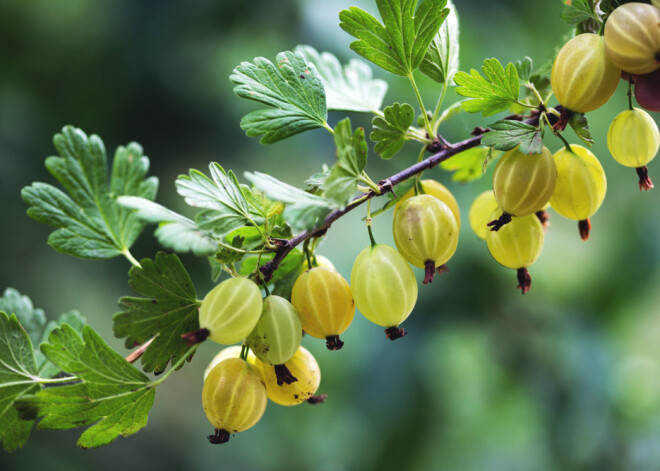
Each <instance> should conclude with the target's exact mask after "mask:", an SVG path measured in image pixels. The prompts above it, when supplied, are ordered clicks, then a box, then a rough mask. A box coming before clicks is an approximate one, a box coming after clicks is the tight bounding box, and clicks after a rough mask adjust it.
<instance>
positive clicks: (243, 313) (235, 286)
mask: <svg viewBox="0 0 660 471" xmlns="http://www.w3.org/2000/svg"><path fill="white" fill-rule="evenodd" d="M260 316H261V291H260V290H259V288H258V287H257V285H256V284H255V283H254V282H253V281H250V280H249V279H247V278H244V277H236V278H230V279H228V280H225V281H223V282H222V283H220V284H218V285H217V286H216V287H215V288H213V289H212V290H211V291H209V292H208V294H207V295H206V296H205V297H204V300H203V301H202V305H201V306H200V308H199V326H200V328H201V329H207V330H208V331H209V336H208V337H209V338H210V339H211V340H213V341H214V342H217V343H219V344H223V345H231V344H234V343H236V342H240V341H241V340H243V339H244V338H245V337H247V336H248V335H249V334H250V332H252V330H253V329H254V327H255V326H256V325H257V322H258V321H259V317H260Z"/></svg>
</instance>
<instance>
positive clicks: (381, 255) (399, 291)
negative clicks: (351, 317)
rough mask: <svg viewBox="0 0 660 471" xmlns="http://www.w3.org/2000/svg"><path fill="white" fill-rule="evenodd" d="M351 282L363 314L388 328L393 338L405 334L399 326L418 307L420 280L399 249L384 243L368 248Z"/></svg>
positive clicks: (356, 300) (387, 330)
mask: <svg viewBox="0 0 660 471" xmlns="http://www.w3.org/2000/svg"><path fill="white" fill-rule="evenodd" d="M351 284H352V285H353V294H354V296H355V304H356V306H357V308H358V309H359V310H360V312H361V313H362V315H363V316H364V317H366V318H367V319H369V320H370V321H371V322H373V323H374V324H377V325H380V326H383V327H386V328H387V329H386V330H385V332H386V334H387V336H388V338H390V339H391V340H394V339H395V338H398V337H399V336H401V335H405V334H404V333H403V329H397V327H398V326H399V324H401V323H402V322H403V321H404V320H406V318H407V317H408V316H409V315H410V313H411V312H412V310H413V308H414V307H415V303H416V302H417V280H415V275H414V274H413V271H412V269H411V268H410V265H408V262H406V260H405V259H404V258H403V257H402V256H401V254H400V253H399V252H397V251H396V250H395V249H394V248H392V247H390V246H389V245H384V244H376V245H374V246H370V247H367V248H366V249H364V250H363V251H362V252H360V253H359V255H358V256H357V258H356V259H355V262H354V263H353V269H352V271H351Z"/></svg>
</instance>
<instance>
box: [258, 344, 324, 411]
mask: <svg viewBox="0 0 660 471" xmlns="http://www.w3.org/2000/svg"><path fill="white" fill-rule="evenodd" d="M284 366H286V367H287V369H288V370H289V371H291V374H292V375H294V376H295V377H296V378H298V381H296V382H294V383H291V384H280V383H278V382H277V376H276V374H275V371H274V370H273V368H272V367H271V366H270V365H268V364H267V363H264V362H262V361H261V360H259V359H257V361H256V367H257V369H258V370H259V371H260V372H261V374H262V375H263V378H264V383H265V385H266V392H267V394H268V398H269V399H270V400H271V401H273V402H275V403H277V404H280V405H282V406H295V405H296V404H300V403H302V402H305V401H307V400H308V399H310V398H312V397H313V396H314V394H315V393H316V391H317V390H318V388H319V384H321V370H320V368H319V364H318V363H317V362H316V359H315V358H314V356H313V355H312V354H311V353H309V351H308V350H307V349H306V348H304V347H299V348H298V350H297V351H296V353H295V354H294V355H293V356H292V357H291V358H290V359H289V360H287V361H286V362H285V363H284Z"/></svg>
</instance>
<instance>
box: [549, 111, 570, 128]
mask: <svg viewBox="0 0 660 471" xmlns="http://www.w3.org/2000/svg"><path fill="white" fill-rule="evenodd" d="M571 116H573V112H572V111H571V110H569V109H567V108H562V110H561V114H560V115H559V121H557V122H556V123H555V124H554V125H553V126H552V130H553V131H554V132H555V133H557V132H558V131H563V130H564V129H566V125H568V122H569V121H570V119H571Z"/></svg>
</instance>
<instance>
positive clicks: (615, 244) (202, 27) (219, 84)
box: [0, 0, 660, 471]
mask: <svg viewBox="0 0 660 471" xmlns="http://www.w3.org/2000/svg"><path fill="white" fill-rule="evenodd" d="M455 3H456V4H457V8H458V11H459V16H460V21H461V52H460V68H461V70H469V69H470V68H478V67H479V66H480V64H481V63H482V62H483V60H484V59H485V58H487V57H497V58H498V59H499V60H500V61H501V62H502V63H507V62H511V61H515V60H519V59H522V58H523V57H524V56H530V57H532V58H534V61H535V64H542V63H543V62H544V60H547V59H549V58H551V57H552V55H553V53H554V51H555V48H556V46H557V45H558V44H560V43H561V38H562V37H563V36H564V35H565V34H566V33H567V32H569V31H570V27H568V26H567V25H566V24H565V23H563V22H562V21H561V20H560V18H559V14H560V12H561V10H562V2H559V1H556V2H541V1H538V0H537V1H531V2H530V1H524V0H516V1H511V2H495V3H486V4H484V3H482V2H478V1H476V0H472V1H467V0H465V1H458V0H457V1H456V2H455ZM350 5H358V6H360V7H361V8H364V9H366V10H368V11H370V12H372V13H373V12H375V10H376V8H375V5H374V4H373V3H372V2H368V1H366V0H360V1H356V2H349V1H347V0H346V1H345V0H333V1H325V2H313V1H311V0H297V1H289V2H272V1H265V0H253V1H251V2H228V1H211V0H192V1H189V2H179V1H175V0H163V1H160V2H149V1H146V0H141V1H140V0H133V1H129V0H116V1H108V0H95V1H92V0H65V1H61V2H52V1H46V0H22V1H19V0H5V1H4V2H2V4H0V63H1V64H2V73H0V123H2V126H0V162H1V164H2V172H0V196H1V198H0V218H1V219H2V223H3V228H4V230H3V231H2V233H1V234H0V240H1V243H0V250H1V251H2V252H1V253H2V255H1V257H2V258H1V260H2V264H1V265H0V291H1V290H4V288H6V287H9V286H11V287H14V288H16V289H18V290H19V291H20V292H21V293H23V294H27V295H28V296H30V298H31V299H32V300H33V302H34V304H35V306H37V307H39V308H43V309H44V311H45V312H46V315H47V317H48V318H49V319H55V318H56V317H57V315H58V314H59V313H61V312H66V311H69V310H71V309H79V310H80V311H81V312H82V314H83V315H84V316H86V317H87V319H88V322H89V324H90V325H91V326H92V327H94V328H95V329H97V330H98V331H99V332H101V333H102V335H104V338H105V339H106V340H108V341H109V342H110V345H111V346H113V347H115V348H117V349H118V351H120V352H124V351H125V350H124V349H123V346H122V342H121V341H120V340H119V339H115V338H113V336H112V331H111V316H112V315H113V314H114V313H115V312H117V311H118V310H119V308H118V307H117V304H116V302H117V299H118V298H119V297H120V296H124V295H133V293H131V290H130V288H128V286H127V273H126V272H127V270H128V268H129V267H128V264H127V263H125V261H123V260H111V261H107V262H90V261H84V260H77V259H73V258H71V257H66V256H63V255H60V254H58V253H56V252H55V251H54V250H52V249H51V248H50V247H48V246H46V243H45V242H46V239H47V235H48V233H49V232H50V229H49V228H47V227H45V226H41V225H39V224H37V223H35V222H34V221H31V220H30V219H29V218H28V217H27V216H26V214H25V210H26V208H25V205H24V204H23V203H22V201H21V199H20V189H21V188H22V187H23V186H26V185H29V184H30V183H31V182H32V181H35V180H37V181H48V182H51V180H50V177H49V175H48V174H47V173H46V171H45V169H44V166H43V161H44V158H45V157H46V156H48V155H52V154H53V153H54V150H53V146H52V143H51V136H52V135H53V134H55V133H56V132H58V131H59V130H60V128H61V127H62V126H63V125H65V124H73V125H76V126H79V127H81V128H83V129H84V130H86V131H87V132H89V133H97V134H99V135H100V136H101V137H102V138H103V139H104V141H105V142H106V144H107V146H108V148H110V149H112V148H115V147H116V146H117V145H120V144H126V143H128V142H130V141H132V140H135V141H138V142H140V143H141V144H142V145H143V147H144V149H145V153H146V155H148V156H149V157H150V159H151V163H152V169H151V174H153V175H157V176H158V177H159V178H160V181H161V185H160V192H159V195H158V197H157V201H158V202H160V203H161V204H164V205H166V206H168V207H172V208H173V209H176V210H180V211H182V212H184V213H186V211H187V209H186V208H185V206H184V205H183V203H182V201H181V200H180V198H179V197H178V196H177V195H176V193H175V192H174V185H173V181H174V179H175V177H176V175H177V174H182V173H187V171H188V169H189V168H198V169H205V168H206V167H207V165H208V162H209V161H211V160H214V161H218V162H219V163H221V164H222V165H223V167H225V168H228V169H233V170H234V171H235V172H236V174H237V175H242V173H243V172H244V171H248V170H249V171H255V170H256V171H263V172H267V173H271V174H272V175H273V176H275V177H277V178H280V179H282V180H285V181H287V182H288V183H291V184H294V185H298V186H302V182H303V181H304V179H305V178H306V177H307V176H309V175H311V174H312V173H314V172H317V171H319V170H320V169H321V168H322V165H323V164H324V163H325V164H328V165H329V164H331V163H332V162H333V161H334V158H335V157H334V148H333V143H332V137H331V136H330V135H328V134H327V133H326V132H325V131H322V130H318V131H312V132H308V133H306V134H304V135H300V136H297V137H295V138H293V139H290V140H289V141H287V142H283V143H277V144H274V145H271V146H267V147H265V146H261V145H259V144H258V140H257V139H249V138H247V137H245V135H244V133H243V131H242V130H241V129H240V127H239V121H240V118H241V117H242V116H243V115H244V114H245V113H247V112H249V111H252V110H253V109H255V108H254V106H253V105H252V104H250V103H249V102H244V100H239V99H238V98H236V97H235V96H234V95H233V93H232V84H231V82H230V81H229V79H228V77H229V74H230V72H231V70H232V69H233V68H234V67H235V66H236V65H237V64H239V63H240V62H241V61H243V60H252V58H253V57H255V56H264V57H267V58H270V59H271V60H272V58H274V57H275V55H276V54H277V53H278V52H280V51H283V50H287V49H292V48H294V47H295V46H296V45H297V44H302V43H304V44H310V45H312V46H314V47H315V48H316V49H317V50H319V51H323V50H330V51H331V52H333V53H335V54H337V55H338V56H339V57H340V58H342V60H347V59H349V58H352V57H355V55H354V54H353V53H351V52H350V50H349V49H348V47H347V46H348V43H349V42H350V38H349V37H348V36H347V35H346V34H345V33H343V32H341V30H340V29H339V26H338V23H339V21H338V19H337V14H338V12H339V11H340V10H341V9H343V8H346V7H348V6H350ZM374 73H375V76H377V77H379V78H384V79H386V80H388V82H389V83H390V90H389V91H388V94H387V95H386V97H385V101H384V106H385V105H390V104H392V103H394V102H395V101H399V102H405V101H408V102H411V103H412V102H414V96H413V94H412V92H411V91H410V89H409V88H408V87H407V83H406V82H405V81H403V80H401V79H399V78H396V77H391V76H389V77H388V76H386V75H385V74H384V73H383V72H382V71H379V70H375V71H374ZM420 83H421V84H422V87H423V90H424V91H423V94H424V97H425V99H426V100H428V102H429V103H431V102H434V101H435V97H436V94H437V93H438V87H437V86H436V85H435V84H434V83H433V82H432V81H431V80H430V79H426V78H424V77H422V78H420ZM458 98H459V97H458V96H456V95H455V94H454V93H453V92H451V93H450V95H449V97H448V104H449V103H450V102H453V101H456V100H458ZM625 106H626V97H625V87H623V86H622V87H621V88H620V89H619V90H618V92H617V94H616V96H615V97H614V98H613V99H612V100H611V101H610V103H609V104H608V105H607V106H606V107H604V108H602V109H601V110H599V111H598V112H596V113H590V115H589V118H590V129H591V132H592V135H593V137H594V139H595V141H596V144H595V145H594V147H593V151H594V152H595V153H596V155H598V156H599V157H600V158H601V160H602V162H603V165H604V167H605V170H606V172H607V175H608V178H609V193H608V195H607V197H606V199H605V203H604V205H603V207H602V208H601V210H600V211H599V213H598V214H597V215H596V216H595V217H594V218H593V232H592V236H591V239H590V240H589V241H588V242H586V243H584V242H582V241H581V240H579V237H578V234H577V228H576V227H575V224H574V222H573V221H567V220H562V219H560V217H559V216H557V215H554V214H553V215H552V219H551V228H550V232H549V233H548V235H547V238H546V247H545V251H544V254H543V255H542V257H541V259H540V260H539V262H537V263H536V264H535V265H534V266H533V267H532V269H531V270H530V271H531V273H532V277H533V285H532V290H531V291H530V293H528V294H527V295H525V296H524V297H523V296H520V293H519V292H518V291H517V290H516V289H515V284H516V283H515V277H514V273H513V272H511V271H510V270H506V269H504V268H502V267H499V266H498V265H497V264H496V263H495V262H494V261H493V260H492V259H491V257H490V256H489V255H488V253H487V251H486V248H485V246H484V245H483V244H482V243H480V242H478V241H477V240H476V237H474V235H473V234H472V233H471V232H470V230H469V227H463V229H462V233H461V244H460V245H459V250H458V252H457V254H456V256H455V257H454V259H453V260H452V261H451V263H450V270H451V271H450V272H449V273H448V274H446V275H443V276H442V277H440V278H438V279H436V280H435V281H434V283H433V284H432V285H427V286H421V285H420V293H421V295H420V300H419V304H418V306H417V307H416V309H415V312H414V314H413V315H412V316H411V318H410V319H409V320H408V321H407V322H406V330H407V331H408V332H409V335H408V336H407V337H405V338H404V339H402V340H399V341H397V342H394V343H390V342H388V341H386V340H385V338H384V335H383V334H382V332H381V331H380V329H378V328H376V327H374V326H373V325H371V324H369V323H368V322H367V321H366V320H364V319H362V318H361V317H359V316H356V319H355V321H354V325H353V326H352V327H351V329H350V330H349V331H348V332H347V333H346V335H345V338H344V340H345V342H346V346H345V347H344V349H343V350H341V351H340V352H329V351H327V350H325V348H324V345H323V342H314V341H313V339H310V338H306V339H304V341H303V342H304V344H305V345H306V346H307V347H308V348H309V349H310V350H311V351H312V352H313V353H314V354H315V356H316V357H317V359H318V361H319V364H320V366H321V370H322V373H323V380H322V383H321V390H320V392H322V393H327V394H328V395H329V399H328V402H327V403H325V404H323V405H319V406H314V407H312V406H308V405H303V406H300V407H296V408H286V407H281V406H277V405H274V404H270V405H269V407H268V411H267V412H266V415H265V417H264V418H263V420H262V421H261V422H260V423H259V424H258V425H257V426H256V427H254V428H253V429H251V430H249V431H247V432H244V433H241V434H239V435H237V436H235V437H233V438H232V440H231V441H230V442H229V443H228V444H227V445H224V446H222V447H217V446H211V445H209V444H208V442H207V441H206V439H205V436H206V435H207V434H208V433H209V431H210V430H209V424H208V423H207V421H206V418H205V417H204V414H203V412H202V408H201V401H200V398H201V386H202V380H201V378H202V372H203V370H204V368H205V366H206V362H207V361H209V360H210V359H211V358H212V357H213V356H214V355H215V353H216V351H215V350H216V348H215V347H214V346H213V345H203V346H202V348H200V350H199V352H198V353H197V355H196V357H195V359H194V361H193V363H192V365H190V366H188V367H186V368H184V369H182V370H181V371H180V372H177V373H176V374H175V375H173V377H172V378H171V379H170V380H168V385H167V386H165V387H163V388H161V390H159V392H158V397H157V399H156V404H155V407H154V409H153V410H152V412H151V414H150V417H149V425H148V426H147V428H146V429H145V430H143V431H141V432H140V433H138V434H136V435H135V436H133V437H130V438H128V439H125V440H119V441H117V442H115V443H113V444H112V445H110V446H109V447H106V448H103V449H100V450H94V451H85V450H80V449H78V448H76V446H75V441H76V436H77V432H76V431H71V432H57V433H52V432H51V433H48V432H40V433H34V434H33V435H32V437H31V439H30V441H29V443H28V445H27V446H26V447H25V448H24V449H23V450H20V451H18V452H16V453H14V454H11V455H8V454H6V453H3V454H1V455H0V468H2V469H8V470H9V469H21V470H28V469H49V470H56V469H66V470H76V469H81V470H87V469H98V470H105V469H108V470H110V469H112V470H116V469H136V468H144V469H161V470H169V469H172V470H174V469H209V468H222V469H236V470H243V469H250V470H251V469H258V470H310V469H314V470H319V471H322V470H330V469H332V470H333V471H337V470H349V469H351V470H352V469H361V470H371V469H373V470H376V469H378V470H384V469H393V470H394V469H396V470H400V469H410V470H428V469H434V470H436V469H437V470H461V471H472V470H474V471H477V470H503V471H504V470H506V471H511V470H530V469H534V470H557V469H561V470H629V471H634V470H640V471H641V470H644V471H646V470H650V469H658V468H660V448H659V447H658V446H657V442H658V440H659V439H660V342H658V339H657V337H658V335H659V334H660V308H659V307H658V306H660V294H659V292H658V290H657V286H658V283H660V269H659V267H660V263H659V262H660V260H659V258H660V243H659V242H658V240H659V237H658V235H659V234H660V219H658V218H655V217H653V216H652V215H653V214H655V213H656V212H657V208H658V205H659V204H660V194H659V193H658V190H657V189H656V190H653V191H651V192H649V193H644V194H642V193H640V192H639V191H638V190H637V183H636V177H635V175H634V172H633V171H632V170H630V169H625V168H621V167H618V166H617V165H616V164H615V163H614V162H613V160H612V159H611V158H610V156H609V154H608V151H607V147H606V145H605V139H604V137H605V133H606V129H607V126H608V125H609V122H610V121H611V119H612V118H613V117H614V116H615V115H616V114H617V113H618V112H619V111H620V110H622V109H624V108H625ZM342 117H343V115H340V114H339V113H332V114H331V115H330V120H331V122H332V124H333V125H334V123H335V122H336V121H337V120H339V119H341V118H342ZM654 117H655V118H656V119H657V115H655V116H654ZM351 119H352V121H353V125H354V126H364V127H365V129H366V130H367V132H369V131H370V130H371V127H370V126H371V125H370V119H371V118H370V116H367V115H351ZM488 123H490V121H488V122H484V121H483V118H480V117H479V116H471V115H465V114H463V115H460V116H458V117H456V118H454V119H453V120H451V121H450V122H449V123H447V124H443V126H442V127H441V133H442V134H443V135H444V136H445V137H446V138H447V139H448V140H449V141H456V140H460V139H463V138H465V137H467V135H468V133H469V131H470V130H471V129H472V128H473V127H474V126H475V125H478V124H480V125H483V124H488ZM568 134H569V135H570V131H569V132H568ZM574 142H578V140H577V138H575V139H574ZM546 144H547V145H549V146H550V148H551V150H553V151H554V150H557V149H558V148H560V147H561V144H560V143H559V142H558V141H555V140H553V138H552V136H547V137H546ZM371 150H372V151H373V147H372V149H371ZM416 153H417V149H416V148H414V146H413V145H411V144H406V145H405V146H404V149H403V152H402V154H401V155H400V156H398V157H397V158H396V159H393V160H391V161H380V160H379V159H378V157H377V156H375V155H371V156H370V160H369V163H368V166H367V171H368V172H369V173H370V175H371V176H372V178H374V180H376V181H377V180H378V179H379V178H382V177H385V176H387V175H389V174H391V173H394V172H395V171H397V170H399V169H400V168H402V167H403V166H404V165H407V164H410V163H412V162H413V161H414V159H415V156H416ZM659 168H660V167H658V166H657V163H655V162H654V163H652V164H651V165H650V172H651V176H652V177H653V176H656V178H657V179H660V171H659V170H658V169H659ZM490 171H492V169H491V170H490ZM426 176H427V177H434V178H437V179H440V180H442V181H443V182H445V183H447V185H448V186H449V187H450V188H451V189H452V191H454V193H455V194H456V196H457V199H458V201H459V203H460V204H461V207H462V211H463V217H464V219H465V220H467V218H466V216H467V210H468V209H469V205H470V203H471V201H472V198H474V197H475V196H476V195H477V194H478V193H479V192H480V191H482V190H483V189H485V188H487V186H488V185H489V182H488V180H489V179H488V178H484V179H481V180H479V181H478V182H476V183H473V184H470V185H461V184H458V183H455V182H451V181H450V180H451V178H450V175H449V174H447V173H443V172H442V171H441V170H439V169H434V170H433V171H430V172H428V173H427V174H426ZM358 212H359V211H358ZM361 217H363V214H357V213H356V214H351V215H349V216H348V217H346V218H342V220H340V221H338V222H337V223H336V224H335V225H334V227H333V229H332V230H331V231H329V233H328V237H327V240H326V241H325V243H324V245H323V246H322V247H321V249H320V252H321V253H323V254H325V255H327V256H329V257H330V258H331V259H332V260H333V262H334V263H335V265H336V266H337V268H338V269H339V271H340V272H342V273H343V274H344V275H345V276H348V274H349V273H350V266H351V263H352V260H353V259H354V257H355V256H356V255H357V253H358V252H359V251H360V250H361V249H362V248H363V246H364V245H366V244H367V243H368V239H367V235H366V231H364V230H363V228H362V227H361V222H360V218H361ZM389 218H391V214H389V213H387V214H386V215H383V216H379V217H378V218H377V219H376V220H375V221H374V228H375V232H376V237H377V239H378V240H379V242H385V243H390V244H391V243H392V238H391V235H390V223H391V220H390V219H389ZM465 226H466V225H465ZM149 232H150V231H147V233H149ZM149 235H150V234H145V235H144V236H142V237H141V238H140V240H139V241H138V243H137V245H136V249H135V255H136V257H137V258H142V257H153V255H154V254H155V253H156V251H157V250H158V249H159V247H158V245H157V244H156V242H155V241H154V239H153V238H152V237H150V236H149ZM182 260H183V263H184V264H185V265H186V267H187V268H188V269H189V270H190V272H191V276H192V277H193V281H194V282H195V287H196V290H197V292H198V293H205V292H206V291H207V290H208V289H209V288H210V287H211V286H212V281H211V279H210V268H209V266H208V262H207V261H206V260H205V259H202V258H194V257H193V256H191V255H187V256H183V257H182ZM418 275H419V276H420V277H421V273H419V272H418Z"/></svg>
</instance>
